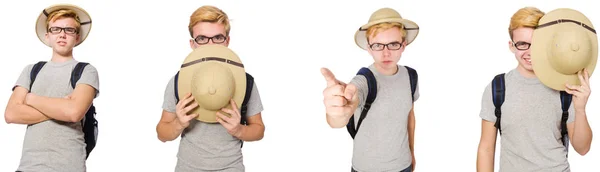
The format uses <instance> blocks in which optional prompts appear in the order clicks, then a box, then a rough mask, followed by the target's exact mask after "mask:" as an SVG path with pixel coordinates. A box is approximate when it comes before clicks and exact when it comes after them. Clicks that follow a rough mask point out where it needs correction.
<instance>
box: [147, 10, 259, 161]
mask: <svg viewBox="0 0 600 172" xmlns="http://www.w3.org/2000/svg"><path fill="white" fill-rule="evenodd" d="M188 28H189V32H190V36H191V37H192V39H191V40H190V47H191V48H192V49H194V48H197V47H199V46H203V45H207V44H222V45H224V46H228V44H229V40H230V38H229V30H230V25H229V19H228V17H227V14H225V13H224V12H223V11H222V10H220V9H218V8H216V7H213V6H202V7H200V8H198V9H197V10H196V11H195V12H194V13H193V14H192V15H191V17H190V23H189V26H188ZM174 79H175V78H174V77H172V78H171V80H170V81H169V83H168V84H167V87H166V89H165V93H164V102H163V106H162V107H163V111H162V117H161V119H160V121H159V123H158V125H157V126H156V131H157V134H158V139H159V140H161V141H162V142H166V141H172V140H174V139H176V138H177V137H179V135H181V136H182V137H181V141H180V145H179V152H178V154H177V158H178V161H177V166H176V168H175V171H194V172H198V171H235V172H239V171H245V167H244V164H243V157H242V152H241V144H242V141H258V140H261V139H262V138H263V134H264V130H265V127H264V124H263V122H262V118H261V111H262V110H263V106H262V103H261V100H260V95H259V93H258V88H257V87H256V84H254V85H253V88H252V92H251V94H250V95H246V96H250V99H249V101H248V104H247V108H248V109H247V113H246V116H247V122H248V125H241V124H240V118H235V117H232V118H229V117H227V116H223V115H218V116H219V117H218V118H217V121H218V122H219V124H210V123H204V122H200V121H198V120H195V118H196V117H197V116H198V114H190V113H189V112H190V111H191V110H192V109H194V108H196V107H198V103H196V102H195V101H194V97H193V96H191V93H186V95H187V96H185V97H181V98H180V101H179V102H177V100H176V97H175V92H174V84H175V83H174V82H175V81H174ZM224 112H227V113H230V114H233V113H237V115H232V116H239V114H240V112H239V111H234V110H231V109H224Z"/></svg>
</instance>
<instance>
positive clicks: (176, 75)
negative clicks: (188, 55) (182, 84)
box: [173, 71, 179, 104]
mask: <svg viewBox="0 0 600 172" xmlns="http://www.w3.org/2000/svg"><path fill="white" fill-rule="evenodd" d="M178 80H179V71H177V74H175V81H174V82H173V84H174V86H173V89H174V90H175V91H174V93H175V104H177V103H179V91H178V89H179V88H178V87H179V85H178V82H179V81H178Z"/></svg>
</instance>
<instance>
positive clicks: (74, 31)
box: [48, 27, 77, 34]
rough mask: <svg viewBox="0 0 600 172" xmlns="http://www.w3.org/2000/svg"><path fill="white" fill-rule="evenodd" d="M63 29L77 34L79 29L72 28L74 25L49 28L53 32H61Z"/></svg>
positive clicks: (68, 32)
mask: <svg viewBox="0 0 600 172" xmlns="http://www.w3.org/2000/svg"><path fill="white" fill-rule="evenodd" d="M63 30H64V31H65V33H67V34H76V33H77V29H76V28H72V27H50V28H48V32H50V33H52V34H59V33H60V32H62V31H63Z"/></svg>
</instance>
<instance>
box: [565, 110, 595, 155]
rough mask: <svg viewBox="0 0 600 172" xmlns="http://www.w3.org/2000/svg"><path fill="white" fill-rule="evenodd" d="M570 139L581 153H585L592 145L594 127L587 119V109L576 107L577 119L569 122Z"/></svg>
mask: <svg viewBox="0 0 600 172" xmlns="http://www.w3.org/2000/svg"><path fill="white" fill-rule="evenodd" d="M567 131H568V133H569V140H571V145H573V149H575V151H576V152H577V153H579V155H585V154H587V153H588V151H590V147H591V145H592V129H591V128H590V124H589V123H588V120H587V115H586V113H585V110H577V109H575V121H574V122H571V123H569V124H567Z"/></svg>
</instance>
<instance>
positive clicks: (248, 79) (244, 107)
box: [174, 72, 254, 147]
mask: <svg viewBox="0 0 600 172" xmlns="http://www.w3.org/2000/svg"><path fill="white" fill-rule="evenodd" d="M178 81H179V72H177V74H175V81H174V84H175V86H174V89H175V100H176V101H175V104H177V103H178V102H179V91H178V87H179V86H178ZM253 86H254V77H252V75H250V74H248V73H246V93H245V94H246V96H244V101H243V102H242V107H241V108H240V116H241V117H242V118H241V119H240V124H242V125H248V121H247V119H246V113H247V112H248V101H249V100H250V93H252V87H253ZM181 136H182V137H183V134H182V135H181ZM243 146H244V142H242V147H243Z"/></svg>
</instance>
